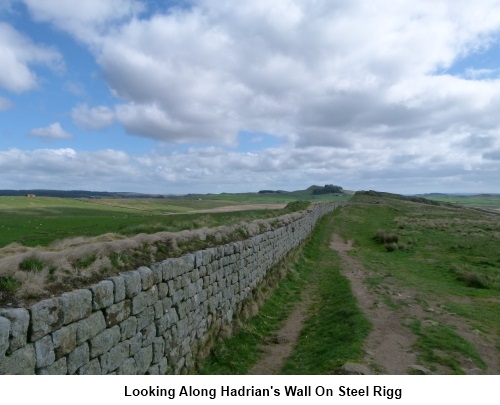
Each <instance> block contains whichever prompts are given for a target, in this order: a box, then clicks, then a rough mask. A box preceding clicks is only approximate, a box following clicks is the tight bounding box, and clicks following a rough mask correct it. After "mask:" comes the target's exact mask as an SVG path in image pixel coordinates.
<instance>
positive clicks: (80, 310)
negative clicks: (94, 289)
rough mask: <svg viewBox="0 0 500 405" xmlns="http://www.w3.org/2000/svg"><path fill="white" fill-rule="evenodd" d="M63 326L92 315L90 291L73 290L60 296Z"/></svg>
mask: <svg viewBox="0 0 500 405" xmlns="http://www.w3.org/2000/svg"><path fill="white" fill-rule="evenodd" d="M61 305H62V309H63V316H64V321H63V323H64V325H68V324H70V323H72V322H75V321H79V320H80V319H83V318H87V317H88V316H89V315H90V314H91V313H92V293H91V292H90V290H83V289H82V290H75V291H71V292H67V293H63V294H62V295H61Z"/></svg>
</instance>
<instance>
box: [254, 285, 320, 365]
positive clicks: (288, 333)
mask: <svg viewBox="0 0 500 405" xmlns="http://www.w3.org/2000/svg"><path fill="white" fill-rule="evenodd" d="M311 297H312V292H311V288H308V289H306V290H304V292H303V293H302V295H301V299H300V301H299V302H298V303H297V305H296V306H295V309H294V310H293V311H292V313H291V314H290V316H289V317H288V319H287V320H286V322H285V324H284V325H283V327H282V328H281V329H280V330H279V331H278V332H277V333H276V335H275V336H272V337H270V338H268V339H267V345H266V346H263V347H262V348H261V349H262V351H263V354H262V357H261V359H260V360H259V361H258V362H257V363H256V364H255V365H254V366H253V367H252V368H251V369H250V371H249V372H248V374H250V375H271V374H279V373H280V371H281V369H282V368H283V365H284V364H285V361H286V359H287V358H288V357H289V356H290V355H291V354H292V352H293V349H294V347H295V345H296V344H297V341H298V339H299V335H300V331H301V330H302V328H303V326H304V322H305V321H306V320H307V317H308V310H309V307H310V305H311V302H312V299H311Z"/></svg>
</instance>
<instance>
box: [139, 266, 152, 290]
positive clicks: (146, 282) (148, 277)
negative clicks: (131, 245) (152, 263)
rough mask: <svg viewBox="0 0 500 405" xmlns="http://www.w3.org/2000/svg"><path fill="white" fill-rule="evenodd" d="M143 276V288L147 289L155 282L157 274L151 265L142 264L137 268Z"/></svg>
mask: <svg viewBox="0 0 500 405" xmlns="http://www.w3.org/2000/svg"><path fill="white" fill-rule="evenodd" d="M137 272H138V273H139V274H140V276H141V283H142V289H143V290H147V289H149V288H151V287H152V286H153V285H154V284H155V276H154V273H153V270H151V269H150V268H149V267H146V266H141V267H139V268H138V269H137Z"/></svg>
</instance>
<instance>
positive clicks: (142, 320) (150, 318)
mask: <svg viewBox="0 0 500 405" xmlns="http://www.w3.org/2000/svg"><path fill="white" fill-rule="evenodd" d="M154 320H155V310H154V308H153V307H148V308H146V309H145V310H144V311H142V312H141V313H140V314H138V315H137V331H138V332H139V331H141V330H142V329H144V328H145V327H146V326H148V325H151V324H152V323H153V322H154Z"/></svg>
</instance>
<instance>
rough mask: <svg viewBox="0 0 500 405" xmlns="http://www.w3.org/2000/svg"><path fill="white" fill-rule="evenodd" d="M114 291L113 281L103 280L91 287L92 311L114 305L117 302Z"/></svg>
mask: <svg viewBox="0 0 500 405" xmlns="http://www.w3.org/2000/svg"><path fill="white" fill-rule="evenodd" d="M114 289H115V285H114V283H113V281H111V280H103V281H101V282H100V283H97V284H94V285H92V286H90V288H89V290H90V291H91V292H92V309H93V310H94V311H97V310H99V309H103V308H107V307H109V306H111V305H113V304H114V302H115V295H114Z"/></svg>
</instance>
